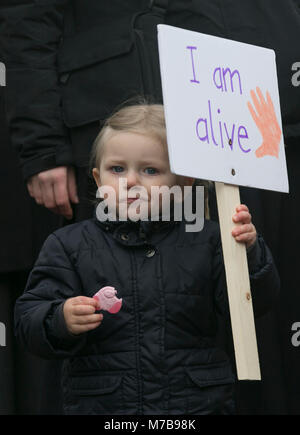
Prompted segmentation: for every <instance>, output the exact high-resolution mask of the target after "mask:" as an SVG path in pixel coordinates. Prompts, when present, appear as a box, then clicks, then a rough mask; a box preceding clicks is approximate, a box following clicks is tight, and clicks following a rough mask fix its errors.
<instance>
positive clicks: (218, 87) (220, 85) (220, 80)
mask: <svg viewBox="0 0 300 435" xmlns="http://www.w3.org/2000/svg"><path fill="white" fill-rule="evenodd" d="M217 71H218V73H219V83H217V82H216V72H217ZM213 79H214V84H215V85H216V88H217V89H222V92H224V89H223V81H222V74H221V68H220V67H218V68H216V69H215V70H214V75H213Z"/></svg>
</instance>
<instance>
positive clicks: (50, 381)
mask: <svg viewBox="0 0 300 435" xmlns="http://www.w3.org/2000/svg"><path fill="white" fill-rule="evenodd" d="M0 58H1V57H0ZM3 91H4V88H3V87H0V137H1V162H0V197H1V201H2V207H1V213H0V240H1V245H0V301H1V302H0V322H1V323H2V324H3V325H5V346H3V343H2V341H1V343H0V391H1V394H0V415H7V414H43V413H45V412H47V413H59V412H60V409H61V408H60V394H59V388H58V385H59V382H58V381H57V377H59V374H60V363H58V362H56V361H55V362H48V361H45V360H43V359H41V358H38V357H34V356H33V355H31V354H29V353H28V352H26V351H25V350H24V349H22V347H21V346H20V344H19V343H18V342H17V341H16V338H15V336H14V326H13V325H14V322H13V308H14V304H15V300H16V298H17V297H19V296H20V295H21V294H22V293H23V291H24V287H25V284H26V281H27V279H28V275H29V272H30V270H31V268H32V267H33V264H34V262H35V260H36V258H37V256H38V253H39V251H40V248H41V246H42V244H43V242H44V241H45V239H46V237H47V236H48V234H49V233H50V232H52V231H54V230H55V229H56V228H58V227H59V226H61V221H62V219H63V218H62V217H61V216H58V215H54V214H52V213H50V212H49V211H48V210H47V209H44V208H41V207H39V206H37V204H36V203H35V201H33V200H32V199H31V198H30V196H29V194H28V192H27V189H26V186H25V185H24V181H23V180H22V175H21V172H20V170H19V168H18V159H17V155H16V153H15V151H14V150H13V149H12V147H11V144H10V140H9V135H8V128H7V125H6V122H5V116H4V100H3ZM45 390H47V392H48V393H47V395H45V394H44V393H43V391H45Z"/></svg>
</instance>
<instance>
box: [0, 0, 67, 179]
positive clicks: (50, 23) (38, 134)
mask: <svg viewBox="0 0 300 435" xmlns="http://www.w3.org/2000/svg"><path fill="white" fill-rule="evenodd" d="M3 3H4V5H3ZM9 3H10V2H9V1H6V2H2V3H1V6H0V41H1V42H0V53H1V56H2V59H3V62H4V64H5V67H6V87H5V108H6V117H7V122H8V126H9V130H10V137H11V142H12V145H13V147H14V148H15V149H16V151H17V153H18V155H19V161H20V165H21V167H22V172H23V177H24V179H25V180H27V179H28V178H29V177H30V176H32V175H34V174H36V173H39V172H41V171H45V170H48V169H51V168H54V167H57V166H62V165H71V164H72V152H71V146H70V141H69V137H68V130H67V128H66V126H65V125H64V123H63V120H62V108H61V92H60V85H59V80H58V72H57V50H58V46H59V43H60V40H61V37H62V32H63V18H64V8H65V5H66V3H67V1H66V0H31V1H27V2H24V0H23V1H21V0H20V1H14V2H12V4H9ZM5 5H7V6H5Z"/></svg>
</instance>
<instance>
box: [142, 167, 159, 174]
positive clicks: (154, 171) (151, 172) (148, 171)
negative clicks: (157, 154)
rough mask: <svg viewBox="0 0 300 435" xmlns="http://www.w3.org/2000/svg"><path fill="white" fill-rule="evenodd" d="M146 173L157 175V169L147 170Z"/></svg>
mask: <svg viewBox="0 0 300 435" xmlns="http://www.w3.org/2000/svg"><path fill="white" fill-rule="evenodd" d="M145 172H146V173H147V174H148V175H154V174H156V173H157V169H155V168H146V169H145Z"/></svg>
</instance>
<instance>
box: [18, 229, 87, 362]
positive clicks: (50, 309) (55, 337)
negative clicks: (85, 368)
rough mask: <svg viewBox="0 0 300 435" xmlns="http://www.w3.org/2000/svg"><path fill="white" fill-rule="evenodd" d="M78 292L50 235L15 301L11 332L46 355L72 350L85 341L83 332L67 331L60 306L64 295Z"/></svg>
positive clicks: (29, 347) (74, 276) (60, 249)
mask: <svg viewBox="0 0 300 435" xmlns="http://www.w3.org/2000/svg"><path fill="white" fill-rule="evenodd" d="M81 294H82V285H81V281H80V278H79V276H78V274H77V273H76V272H75V270H74V269H73V266H72V263H71V261H70V257H69V255H68V254H67V253H66V251H65V249H64V247H63V245H62V243H61V242H60V240H59V239H58V238H57V236H56V235H55V234H52V235H50V236H49V237H48V238H47V240H46V241H45V243H44V245H43V247H42V249H41V252H40V255H39V257H38V259H37V261H36V263H35V265H34V268H33V269H32V271H31V273H30V275H29V278H28V281H27V284H26V288H25V291H24V293H23V295H22V296H20V297H19V298H18V299H17V301H16V304H15V333H16V337H17V339H18V340H19V341H20V343H21V344H22V345H23V346H24V347H25V348H26V349H27V350H28V351H29V352H31V353H33V354H36V355H38V356H41V357H43V358H47V359H51V358H66V357H70V356H72V355H74V354H76V353H77V352H78V351H79V350H80V349H81V348H82V347H83V346H84V345H85V344H86V336H87V333H83V334H79V335H73V334H71V333H69V332H68V330H67V327H66V324H65V321H64V317H63V312H62V308H63V304H64V302H65V301H66V299H68V298H70V297H76V296H80V295H81Z"/></svg>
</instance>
